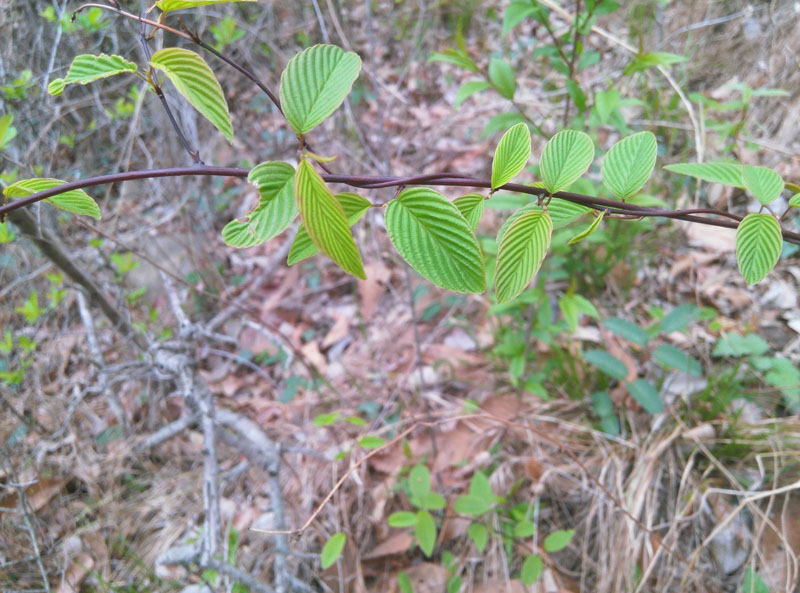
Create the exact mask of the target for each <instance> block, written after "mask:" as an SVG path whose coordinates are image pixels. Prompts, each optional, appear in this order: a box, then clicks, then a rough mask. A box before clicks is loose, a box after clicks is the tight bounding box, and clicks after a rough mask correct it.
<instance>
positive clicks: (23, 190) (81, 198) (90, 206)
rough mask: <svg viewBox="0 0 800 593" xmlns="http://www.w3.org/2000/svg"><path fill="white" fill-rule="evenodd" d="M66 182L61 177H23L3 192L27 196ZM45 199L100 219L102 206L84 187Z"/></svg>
mask: <svg viewBox="0 0 800 593" xmlns="http://www.w3.org/2000/svg"><path fill="white" fill-rule="evenodd" d="M65 183H66V181H61V180H60V179H46V178H39V179H23V180H21V181H17V182H16V183H14V184H12V185H9V186H8V187H6V188H5V189H4V190H3V193H4V194H5V196H6V198H25V197H27V196H30V195H33V194H35V193H39V192H40V191H45V190H48V189H53V188H54V187H58V186H59V185H64V184H65ZM44 201H45V202H48V203H50V204H52V205H53V206H55V207H56V208H60V209H61V210H66V211H67V212H72V213H73V214H85V215H86V216H91V217H92V218H97V219H98V220H99V219H100V206H98V205H97V202H95V201H94V198H92V196H90V195H89V194H87V193H86V192H85V191H83V190H82V189H73V190H71V191H68V192H64V193H63V194H59V195H57V196H53V197H52V198H47V199H46V200H44Z"/></svg>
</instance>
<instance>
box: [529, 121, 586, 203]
mask: <svg viewBox="0 0 800 593" xmlns="http://www.w3.org/2000/svg"><path fill="white" fill-rule="evenodd" d="M593 159H594V144H593V143H592V139H591V138H589V136H587V135H586V134H584V133H583V132H578V131H575V130H562V131H561V132H559V133H558V134H556V135H555V136H553V137H552V138H551V139H550V141H549V142H548V143H547V144H546V145H545V147H544V151H542V161H541V163H540V165H539V170H540V173H541V175H542V180H543V181H544V186H545V188H546V189H547V191H548V193H550V194H551V195H552V194H554V193H556V192H558V191H561V190H562V189H564V188H565V187H567V186H569V185H570V184H571V183H572V182H574V181H575V180H576V179H578V178H579V177H580V176H581V175H583V174H584V173H585V172H586V170H587V169H588V168H589V166H590V165H591V164H592V160H593Z"/></svg>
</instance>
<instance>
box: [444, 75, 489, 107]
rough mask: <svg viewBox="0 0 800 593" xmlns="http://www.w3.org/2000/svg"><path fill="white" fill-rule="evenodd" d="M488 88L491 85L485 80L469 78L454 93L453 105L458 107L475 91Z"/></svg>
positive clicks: (478, 91)
mask: <svg viewBox="0 0 800 593" xmlns="http://www.w3.org/2000/svg"><path fill="white" fill-rule="evenodd" d="M490 88H492V85H491V84H489V83H488V82H486V81H485V80H470V81H469V82H465V83H464V84H462V85H461V88H460V89H458V92H457V93H456V100H455V102H454V103H453V107H454V108H455V107H458V106H459V105H461V104H462V103H463V102H464V101H466V100H467V99H469V98H470V97H471V96H472V95H474V94H475V93H480V92H481V91H485V90H486V89H490Z"/></svg>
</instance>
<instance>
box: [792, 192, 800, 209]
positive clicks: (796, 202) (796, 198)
mask: <svg viewBox="0 0 800 593" xmlns="http://www.w3.org/2000/svg"><path fill="white" fill-rule="evenodd" d="M789 208H800V194H794V195H793V196H792V197H791V198H789Z"/></svg>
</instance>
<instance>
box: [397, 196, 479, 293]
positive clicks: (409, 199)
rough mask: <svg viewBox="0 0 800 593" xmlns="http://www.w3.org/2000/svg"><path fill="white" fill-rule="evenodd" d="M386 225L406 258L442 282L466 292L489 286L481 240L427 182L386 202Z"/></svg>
mask: <svg viewBox="0 0 800 593" xmlns="http://www.w3.org/2000/svg"><path fill="white" fill-rule="evenodd" d="M386 230H387V232H388V233H389V239H391V241H392V243H393V244H394V246H395V248H396V249H397V251H398V253H400V255H401V256H402V257H403V259H405V260H406V261H407V262H408V263H409V265H410V266H411V267H412V268H414V269H415V270H416V271H417V272H419V273H420V274H422V275H423V276H424V277H425V278H427V279H428V280H430V281H431V282H433V283H434V284H436V285H437V286H441V287H442V288H446V289H448V290H453V291H455V292H464V293H478V292H483V291H484V290H485V289H486V279H485V276H484V271H483V256H482V255H481V251H480V247H479V246H478V240H477V239H476V238H475V235H474V234H473V233H472V229H471V228H470V225H469V223H468V222H467V221H466V219H465V218H464V217H463V216H462V215H461V213H460V212H459V211H458V208H457V207H456V206H454V205H453V204H452V203H451V202H450V201H448V200H447V199H446V198H445V197H444V196H443V195H441V194H440V193H438V192H435V191H434V190H432V189H428V188H425V187H413V188H409V189H406V190H403V191H402V192H400V195H398V196H397V198H396V199H394V200H392V201H391V202H389V205H388V206H387V207H386Z"/></svg>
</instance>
